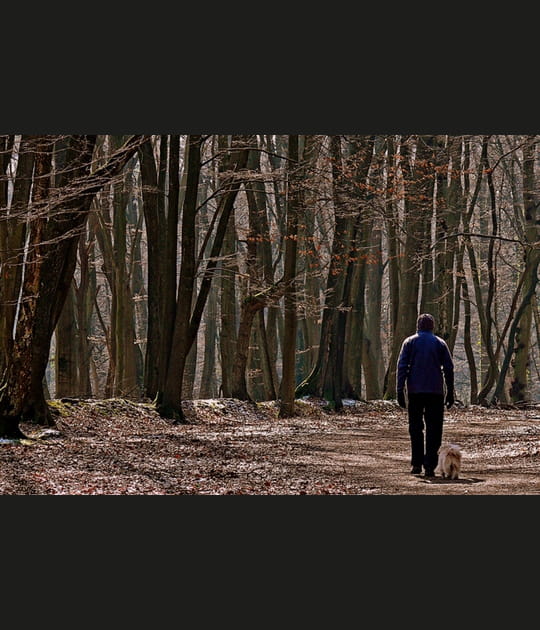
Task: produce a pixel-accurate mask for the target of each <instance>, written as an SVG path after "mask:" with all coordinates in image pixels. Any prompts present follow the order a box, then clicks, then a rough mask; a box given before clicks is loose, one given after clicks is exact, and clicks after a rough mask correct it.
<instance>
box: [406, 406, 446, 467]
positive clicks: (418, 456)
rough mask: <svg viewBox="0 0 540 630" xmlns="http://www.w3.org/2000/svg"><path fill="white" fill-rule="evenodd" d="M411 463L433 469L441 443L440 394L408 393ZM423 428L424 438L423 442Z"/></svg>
mask: <svg viewBox="0 0 540 630" xmlns="http://www.w3.org/2000/svg"><path fill="white" fill-rule="evenodd" d="M408 411H409V435H410V436H411V465H412V466H422V465H423V466H424V468H425V469H426V470H434V469H435V467H436V466H437V460H438V454H437V451H438V450H439V447H440V445H441V441H442V433H443V419H444V396H443V395H442V394H409V404H408ZM424 428H425V433H426V438H425V442H424Z"/></svg>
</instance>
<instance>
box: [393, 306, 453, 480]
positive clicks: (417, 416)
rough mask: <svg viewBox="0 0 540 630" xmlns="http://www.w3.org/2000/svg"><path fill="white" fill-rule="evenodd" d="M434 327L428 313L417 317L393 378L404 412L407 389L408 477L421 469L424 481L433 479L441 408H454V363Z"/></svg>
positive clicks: (442, 415)
mask: <svg viewBox="0 0 540 630" xmlns="http://www.w3.org/2000/svg"><path fill="white" fill-rule="evenodd" d="M434 325H435V322H434V319H433V316H432V315H430V314H429V313H423V314H422V315H420V316H419V317H418V320H417V326H416V328H417V332H416V334H414V335H411V336H410V337H407V338H406V339H405V341H404V342H403V344H402V346H401V351H400V354H399V358H398V365H397V375H396V380H397V384H396V391H397V400H398V404H399V406H400V407H403V409H407V401H406V399H405V387H406V388H407V397H408V412H409V435H410V438H411V465H412V470H411V473H412V474H414V475H419V474H420V473H421V472H422V466H423V467H424V471H425V476H426V477H434V476H435V472H434V471H435V468H436V466H437V459H438V454H437V451H438V450H439V447H440V445H441V441H442V434H443V420H444V406H445V404H446V407H447V409H450V407H452V405H453V404H454V363H453V361H452V356H451V354H450V350H449V349H448V346H447V345H446V342H445V341H444V339H441V338H440V337H438V336H437V335H435V334H434V333H433V328H434ZM445 389H446V392H445ZM424 426H425V442H424Z"/></svg>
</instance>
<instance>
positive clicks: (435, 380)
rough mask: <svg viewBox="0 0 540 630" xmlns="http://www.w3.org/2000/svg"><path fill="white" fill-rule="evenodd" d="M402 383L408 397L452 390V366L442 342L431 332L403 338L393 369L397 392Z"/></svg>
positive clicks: (447, 350)
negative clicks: (395, 365)
mask: <svg viewBox="0 0 540 630" xmlns="http://www.w3.org/2000/svg"><path fill="white" fill-rule="evenodd" d="M405 384H406V385H407V392H408V393H409V394H441V395H444V393H445V389H444V385H445V384H446V391H449V390H450V391H453V389H454V363H453V361H452V356H451V355H450V350H449V349H448V346H447V345H446V342H445V341H444V339H441V338H440V337H437V335H435V334H434V333H433V331H431V330H429V331H428V330H421V331H418V332H417V333H416V334H414V335H411V336H410V337H407V339H405V341H404V342H403V344H402V346H401V351H400V354H399V359H398V366H397V379H396V389H397V391H398V392H399V391H403V390H404V387H405Z"/></svg>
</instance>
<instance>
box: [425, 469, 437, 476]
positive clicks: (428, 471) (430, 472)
mask: <svg viewBox="0 0 540 630" xmlns="http://www.w3.org/2000/svg"><path fill="white" fill-rule="evenodd" d="M424 474H425V476H426V477H435V472H434V471H433V470H431V468H426V472H425V473H424Z"/></svg>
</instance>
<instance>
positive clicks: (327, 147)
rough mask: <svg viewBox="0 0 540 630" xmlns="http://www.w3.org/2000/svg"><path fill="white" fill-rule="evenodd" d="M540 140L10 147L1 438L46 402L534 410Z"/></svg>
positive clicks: (134, 141) (116, 141) (67, 138)
mask: <svg viewBox="0 0 540 630" xmlns="http://www.w3.org/2000/svg"><path fill="white" fill-rule="evenodd" d="M538 139H539V136H532V135H530V136H522V135H492V136H476V135H468V136H448V135H419V136H418V135H399V134H396V135H372V136H369V135H334V136H327V135H270V134H261V135H256V134H252V135H251V134H246V135H214V134H208V135H204V134H201V135H155V136H152V135H132V136H120V135H43V136H39V135H24V134H22V135H21V134H12V135H3V136H0V166H1V169H0V338H1V343H0V436H8V437H13V436H15V437H16V436H20V435H21V432H20V429H19V423H20V422H21V421H22V420H27V421H33V422H36V423H39V424H45V425H47V424H53V423H54V420H53V418H52V416H51V411H50V407H49V405H48V404H47V399H48V398H50V397H55V398H63V397H75V398H92V397H94V398H102V397H125V398H131V399H136V400H138V399H146V400H150V401H153V402H154V403H155V405H156V407H157V409H158V410H159V411H160V413H161V414H162V415H163V416H165V417H168V418H172V419H174V421H176V422H183V421H184V415H183V412H182V401H183V400H186V399H189V398H214V397H235V398H240V399H244V400H253V401H262V400H279V401H280V414H281V415H282V416H288V415H291V414H293V413H294V401H295V399H296V398H299V397H301V396H307V395H311V396H316V397H321V398H324V399H326V401H327V402H328V404H329V405H330V406H331V407H333V408H335V409H336V410H339V409H341V408H342V406H343V402H344V401H345V400H346V399H357V400H358V399H366V400H371V399H393V398H395V370H396V362H397V357H398V354H399V350H400V347H401V343H402V341H403V339H404V338H405V337H406V336H408V335H410V334H412V333H413V332H414V330H415V323H416V318H417V316H418V314H419V313H420V312H430V313H432V314H433V315H434V317H435V320H436V331H435V332H436V333H437V334H439V335H440V336H441V337H443V338H444V339H445V340H446V342H447V344H448V345H449V347H450V349H451V351H452V352H453V355H454V360H455V363H456V390H457V398H458V400H461V401H462V402H464V403H472V404H481V405H491V404H498V403H509V404H523V403H526V402H528V401H534V400H538V398H539V397H540V387H539V378H538V377H539V358H540V357H539V340H540V319H539V313H538V303H537V299H536V289H537V283H538V275H537V274H538V264H539V260H540V216H539V212H538V206H539V203H540V199H539V197H540V195H539V187H538V159H537V153H538V151H537V147H538Z"/></svg>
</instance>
